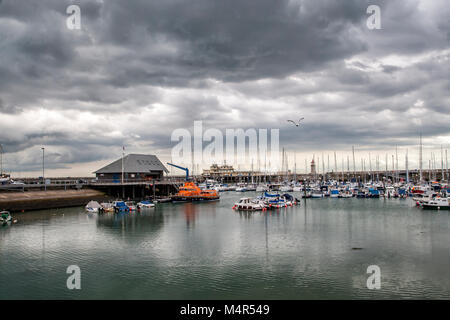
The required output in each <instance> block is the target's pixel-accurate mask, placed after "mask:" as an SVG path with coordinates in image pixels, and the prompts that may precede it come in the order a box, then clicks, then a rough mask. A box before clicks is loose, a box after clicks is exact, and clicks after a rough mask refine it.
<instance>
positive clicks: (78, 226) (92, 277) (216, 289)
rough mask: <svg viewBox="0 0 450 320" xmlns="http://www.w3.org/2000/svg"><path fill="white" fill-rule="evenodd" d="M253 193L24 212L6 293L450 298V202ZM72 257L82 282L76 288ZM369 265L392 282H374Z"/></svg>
mask: <svg viewBox="0 0 450 320" xmlns="http://www.w3.org/2000/svg"><path fill="white" fill-rule="evenodd" d="M254 195H255V193H247V194H245V196H254ZM241 196H242V194H238V193H236V192H226V193H223V194H221V200H220V201H217V202H209V203H198V204H192V203H179V204H170V203H169V204H158V205H157V207H156V208H155V209H148V210H146V211H143V212H140V213H127V214H112V213H111V214H104V215H100V216H98V215H87V214H86V213H85V212H84V208H82V207H80V208H69V209H60V210H45V211H36V212H28V213H24V214H19V215H15V217H16V218H18V219H19V222H18V223H17V224H15V225H12V226H7V227H2V228H0V299H17V298H19V299H373V298H377V299H388V298H394V299H398V298H406V299H419V298H425V299H435V298H441V299H442V298H444V299H450V271H449V270H450V212H449V211H442V212H439V211H424V210H421V209H420V208H417V207H415V206H414V203H413V201H412V200H411V199H356V198H351V199H330V198H325V199H306V200H302V203H301V205H300V206H297V207H289V208H285V209H280V210H278V211H275V210H269V211H267V212H257V213H239V212H236V211H233V210H232V209H231V207H232V205H233V203H234V202H236V201H237V200H238V199H239V197H241ZM69 265H78V266H79V267H80V269H81V290H68V289H67V287H66V280H67V277H68V276H69V275H68V274H66V269H67V267H68V266H69ZM369 265H377V266H379V267H380V269H381V289H380V290H369V289H368V288H367V286H366V281H367V278H368V277H369V275H368V274H367V273H366V271H367V267H368V266H369Z"/></svg>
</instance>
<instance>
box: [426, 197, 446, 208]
mask: <svg viewBox="0 0 450 320" xmlns="http://www.w3.org/2000/svg"><path fill="white" fill-rule="evenodd" d="M422 208H423V209H432V210H450V203H449V198H439V197H436V198H434V199H432V200H430V201H428V202H424V203H423V204H422Z"/></svg>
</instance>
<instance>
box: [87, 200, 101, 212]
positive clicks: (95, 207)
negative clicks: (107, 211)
mask: <svg viewBox="0 0 450 320" xmlns="http://www.w3.org/2000/svg"><path fill="white" fill-rule="evenodd" d="M101 209H103V208H102V206H101V205H100V203H98V202H97V201H89V202H88V204H87V205H86V207H85V210H86V211H87V213H99V212H100V211H102V210H101Z"/></svg>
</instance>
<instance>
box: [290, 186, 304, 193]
mask: <svg viewBox="0 0 450 320" xmlns="http://www.w3.org/2000/svg"><path fill="white" fill-rule="evenodd" d="M292 191H294V192H302V191H303V188H302V187H301V186H295V187H294V188H292Z"/></svg>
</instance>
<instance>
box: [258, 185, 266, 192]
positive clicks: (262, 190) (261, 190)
mask: <svg viewBox="0 0 450 320" xmlns="http://www.w3.org/2000/svg"><path fill="white" fill-rule="evenodd" d="M268 190H269V187H268V186H267V185H264V184H260V185H259V186H257V187H256V191H257V192H264V191H268Z"/></svg>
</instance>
